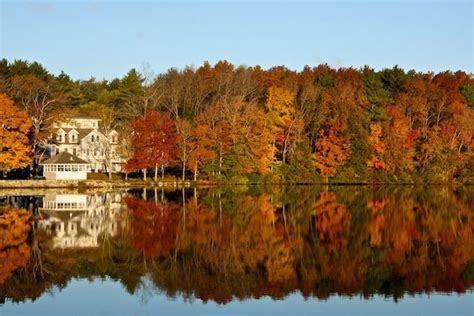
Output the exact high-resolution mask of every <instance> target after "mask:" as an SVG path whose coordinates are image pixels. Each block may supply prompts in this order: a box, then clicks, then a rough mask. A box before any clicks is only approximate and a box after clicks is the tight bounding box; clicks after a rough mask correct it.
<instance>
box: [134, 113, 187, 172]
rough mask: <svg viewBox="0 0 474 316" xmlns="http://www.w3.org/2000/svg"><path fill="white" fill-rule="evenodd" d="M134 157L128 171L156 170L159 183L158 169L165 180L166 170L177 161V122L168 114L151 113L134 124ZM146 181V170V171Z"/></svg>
mask: <svg viewBox="0 0 474 316" xmlns="http://www.w3.org/2000/svg"><path fill="white" fill-rule="evenodd" d="M132 126H133V130H134V131H133V139H132V145H133V147H134V154H133V157H132V158H131V159H130V160H129V161H128V162H127V166H126V169H128V170H134V169H146V168H154V169H155V175H154V180H155V181H157V178H158V169H161V178H162V179H163V178H164V168H165V167H167V166H170V165H173V164H174V163H176V161H177V155H178V154H177V146H176V141H177V134H176V125H175V122H174V121H173V120H172V119H171V118H170V117H169V116H168V115H166V114H163V113H159V112H156V111H149V112H147V114H146V115H145V117H144V118H143V119H138V120H136V121H134V122H133V124H132ZM144 177H145V179H146V170H145V171H144Z"/></svg>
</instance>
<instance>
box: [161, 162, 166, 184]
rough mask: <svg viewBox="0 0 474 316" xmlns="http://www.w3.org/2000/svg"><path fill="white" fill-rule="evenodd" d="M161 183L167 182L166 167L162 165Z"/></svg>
mask: <svg viewBox="0 0 474 316" xmlns="http://www.w3.org/2000/svg"><path fill="white" fill-rule="evenodd" d="M161 181H165V167H164V166H163V165H161Z"/></svg>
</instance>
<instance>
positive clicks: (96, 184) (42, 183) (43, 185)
mask: <svg viewBox="0 0 474 316" xmlns="http://www.w3.org/2000/svg"><path fill="white" fill-rule="evenodd" d="M473 184H474V183H469V182H467V183H456V182H447V183H421V182H400V183H389V182H385V183H383V182H344V183H341V182H329V183H323V182H270V183H268V182H267V183H265V182H261V183H260V182H259V183H251V182H248V183H239V182H215V181H197V182H195V181H191V180H186V181H184V182H183V181H181V180H176V181H170V180H168V181H157V182H154V181H146V182H145V181H140V180H129V181H125V180H33V179H25V180H0V190H3V189H19V188H25V189H49V188H52V189H54V188H71V189H132V188H143V187H168V188H177V189H180V188H191V187H217V186H227V185H229V186H233V185H235V186H241V185H263V186H265V185H294V186H313V185H314V186H388V185H390V186H391V185H400V186H425V185H430V186H464V185H467V186H469V185H473Z"/></svg>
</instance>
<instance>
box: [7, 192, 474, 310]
mask: <svg viewBox="0 0 474 316" xmlns="http://www.w3.org/2000/svg"><path fill="white" fill-rule="evenodd" d="M326 188H327V187H326V186H287V187H285V186H282V187H280V186H271V187H270V188H268V189H262V188H261V187H257V186H248V187H246V186H238V187H234V188H232V189H231V188H229V187H225V188H214V189H209V190H205V189H195V190H184V189H183V190H182V191H175V192H165V191H162V190H160V189H158V190H157V189H155V190H146V189H143V191H141V196H142V198H140V197H138V195H137V194H135V195H127V196H126V197H125V198H124V200H123V205H124V206H127V209H124V210H122V211H121V212H119V213H117V214H116V219H117V222H114V223H115V224H116V225H117V227H119V231H118V232H117V233H116V234H114V235H110V234H108V233H107V231H106V230H104V231H103V233H102V234H101V235H100V236H99V242H98V245H99V246H98V247H90V248H87V247H86V248H82V249H80V248H73V249H71V248H65V249H61V248H55V247H57V246H55V245H62V243H57V242H54V238H57V236H62V235H63V233H61V234H60V235H57V234H56V233H57V232H55V231H54V230H52V231H48V230H46V229H45V230H41V229H39V228H36V229H35V227H38V225H33V226H29V225H28V220H29V216H30V215H29V214H28V213H27V212H24V211H23V212H15V211H13V212H12V211H10V212H6V213H5V214H4V215H3V216H2V217H0V220H2V221H4V222H5V221H7V222H11V223H13V224H11V225H8V226H0V237H1V238H0V241H2V242H1V243H0V258H1V259H2V261H0V262H2V263H3V264H0V302H2V301H3V302H4V301H10V300H11V301H16V302H20V301H24V300H26V299H33V300H34V299H36V298H38V297H40V296H42V295H43V294H44V293H48V292H50V291H51V290H52V289H53V288H55V287H58V288H63V287H66V286H67V285H68V283H69V282H70V280H71V279H73V278H88V279H91V280H92V279H95V280H96V282H99V280H97V278H106V277H110V278H111V279H113V280H117V281H120V282H121V283H122V284H123V286H124V288H125V289H126V290H127V291H128V292H129V293H130V294H133V295H140V294H141V293H140V291H142V289H143V288H144V287H147V291H148V292H156V293H160V294H162V293H166V294H167V295H168V296H170V297H176V296H181V295H182V296H184V297H185V298H188V299H194V298H200V299H202V300H204V301H208V300H212V301H215V302H218V303H228V302H230V301H232V300H234V299H247V298H251V297H257V298H258V297H261V296H264V295H267V296H271V297H272V298H282V297H284V296H286V295H288V294H290V293H293V292H295V291H300V292H301V293H302V294H303V295H304V296H305V297H317V298H321V299H325V298H328V297H330V296H331V295H350V296H359V295H363V296H364V297H366V298H369V297H372V296H373V295H377V294H378V295H383V296H387V297H391V298H393V299H395V300H397V299H400V298H403V297H404V296H405V295H407V294H410V295H411V294H415V293H434V292H443V293H465V292H466V291H469V290H470V289H471V288H472V286H473V285H474V248H473V247H472V243H473V237H474V235H473V230H474V212H473V208H472V205H474V204H473V194H472V188H471V187H467V186H462V187H459V188H458V189H456V190H454V191H453V190H451V189H449V188H448V187H442V188H437V189H433V190H426V189H423V188H417V187H408V186H383V187H382V186H380V187H368V186H357V187H348V186H336V187H331V188H330V189H329V190H327V189H326ZM143 197H146V199H144V198H143ZM46 214H47V211H46V213H45V214H40V215H41V216H37V217H36V218H35V219H34V220H38V221H41V220H42V219H43V218H46V216H47V215H46ZM110 224H111V222H108V221H103V222H102V223H101V225H105V226H108V225H110ZM146 278H149V279H150V280H151V282H150V283H149V284H148V283H147V284H148V286H145V284H144V283H146V281H145V279H146ZM150 285H151V286H150Z"/></svg>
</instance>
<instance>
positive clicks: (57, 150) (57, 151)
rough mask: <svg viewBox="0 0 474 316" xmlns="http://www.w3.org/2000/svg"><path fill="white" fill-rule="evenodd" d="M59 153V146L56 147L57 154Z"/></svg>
mask: <svg viewBox="0 0 474 316" xmlns="http://www.w3.org/2000/svg"><path fill="white" fill-rule="evenodd" d="M58 154H59V148H57V147H56V155H58Z"/></svg>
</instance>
